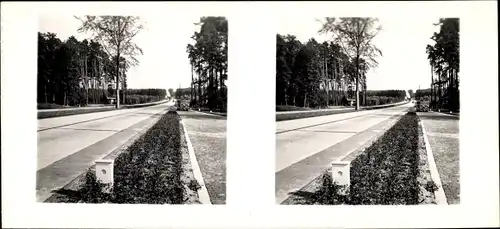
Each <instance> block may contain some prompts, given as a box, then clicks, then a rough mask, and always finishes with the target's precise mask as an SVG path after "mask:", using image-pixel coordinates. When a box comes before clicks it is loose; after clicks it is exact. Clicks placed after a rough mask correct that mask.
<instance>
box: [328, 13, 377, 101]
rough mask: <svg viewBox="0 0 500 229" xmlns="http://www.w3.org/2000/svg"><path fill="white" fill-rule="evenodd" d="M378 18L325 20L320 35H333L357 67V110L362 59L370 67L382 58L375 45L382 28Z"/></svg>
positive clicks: (374, 65)
mask: <svg viewBox="0 0 500 229" xmlns="http://www.w3.org/2000/svg"><path fill="white" fill-rule="evenodd" d="M377 24H378V19H376V18H333V17H327V18H325V22H323V26H322V28H321V29H320V30H319V31H318V32H319V33H332V34H333V39H334V41H335V43H337V44H339V45H340V47H342V49H343V51H344V53H345V54H346V55H348V56H349V58H350V60H351V61H352V62H353V63H354V65H355V78H356V82H355V83H356V110H358V109H359V84H360V73H359V70H360V59H364V60H365V61H366V64H367V65H368V66H369V67H376V66H377V65H378V62H377V60H376V59H375V58H376V57H378V56H382V51H381V50H380V49H378V48H377V47H376V46H375V45H374V44H373V43H372V41H373V38H375V37H376V36H377V34H378V33H379V31H380V30H382V27H381V26H379V25H377Z"/></svg>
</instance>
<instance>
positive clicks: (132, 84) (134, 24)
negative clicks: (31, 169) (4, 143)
mask: <svg viewBox="0 0 500 229" xmlns="http://www.w3.org/2000/svg"><path fill="white" fill-rule="evenodd" d="M171 31H176V32H175V33H172V32H171ZM227 35H228V21H227V20H226V18H225V17H185V18H182V17H175V18H168V17H155V16H149V15H145V16H106V15H104V16H100V15H84V16H72V15H43V16H40V18H39V31H38V62H37V64H38V65H37V66H38V68H37V89H38V90H37V109H38V130H37V135H38V147H37V148H38V149H37V151H38V153H37V172H36V196H37V201H38V202H45V203H120V204H225V202H226V114H227V98H226V96H227V87H226V84H225V82H226V80H227Z"/></svg>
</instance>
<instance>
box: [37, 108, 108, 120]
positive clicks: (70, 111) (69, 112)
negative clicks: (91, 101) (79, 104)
mask: <svg viewBox="0 0 500 229" xmlns="http://www.w3.org/2000/svg"><path fill="white" fill-rule="evenodd" d="M112 110H115V107H114V106H107V107H95V108H88V109H63V110H58V111H49V110H44V111H42V112H40V111H39V112H38V115H37V116H38V119H44V118H54V117H61V116H69V115H78V114H88V113H95V112H103V111H112Z"/></svg>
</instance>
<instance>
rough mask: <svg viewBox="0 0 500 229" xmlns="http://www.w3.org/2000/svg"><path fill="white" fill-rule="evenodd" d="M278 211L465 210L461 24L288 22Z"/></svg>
mask: <svg viewBox="0 0 500 229" xmlns="http://www.w3.org/2000/svg"><path fill="white" fill-rule="evenodd" d="M279 25H280V26H279V31H278V34H277V36H276V168H275V170H276V174H275V176H276V177H275V179H276V180H275V181H276V186H275V189H276V190H275V192H276V204H285V205H418V204H445V205H446V204H459V203H460V158H459V153H460V152H459V120H460V99H459V92H460V90H459V88H460V87H459V85H460V77H459V75H460V62H459V49H460V45H459V44H460V42H459V40H460V37H459V34H460V29H459V28H460V19H459V18H424V17H420V18H404V17H401V18H399V17H398V18H397V19H396V18H373V17H326V18H287V19H282V20H281V21H280V22H279Z"/></svg>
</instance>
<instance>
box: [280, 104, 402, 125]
mask: <svg viewBox="0 0 500 229" xmlns="http://www.w3.org/2000/svg"><path fill="white" fill-rule="evenodd" d="M398 105H402V103H395V104H389V105H379V106H369V107H360V110H373V109H382V108H389V107H394V106H398ZM277 109H278V108H277ZM309 110H310V109H309ZM309 110H308V112H298V113H295V112H290V113H276V122H279V121H287V120H294V119H301V118H310V117H317V116H324V115H333V114H342V113H349V112H356V110H355V109H354V108H350V107H346V109H338V110H336V109H331V110H330V109H324V110H317V111H313V110H311V111H309ZM297 111H299V110H297Z"/></svg>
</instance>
